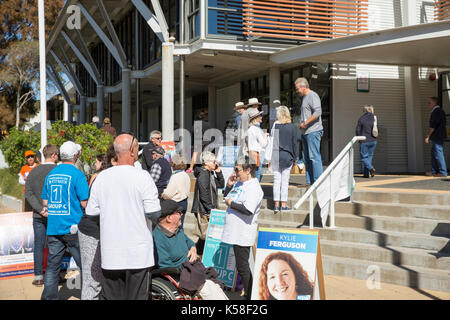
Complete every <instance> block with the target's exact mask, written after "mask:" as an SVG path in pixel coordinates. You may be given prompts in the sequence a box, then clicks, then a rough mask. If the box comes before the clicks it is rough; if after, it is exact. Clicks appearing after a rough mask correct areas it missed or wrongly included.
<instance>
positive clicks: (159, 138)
mask: <svg viewBox="0 0 450 320" xmlns="http://www.w3.org/2000/svg"><path fill="white" fill-rule="evenodd" d="M152 139H154V140H161V139H162V138H161V137H158V138H152Z"/></svg>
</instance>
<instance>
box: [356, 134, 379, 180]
mask: <svg viewBox="0 0 450 320" xmlns="http://www.w3.org/2000/svg"><path fill="white" fill-rule="evenodd" d="M376 145H377V142H376V141H371V142H361V144H360V145H359V154H360V155H361V162H362V163H363V166H364V169H363V173H364V176H365V177H368V176H369V173H370V170H371V169H372V168H373V166H372V158H373V152H374V151H375V147H376Z"/></svg>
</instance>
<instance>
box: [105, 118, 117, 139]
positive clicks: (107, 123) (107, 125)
mask: <svg viewBox="0 0 450 320" xmlns="http://www.w3.org/2000/svg"><path fill="white" fill-rule="evenodd" d="M101 130H103V131H106V132H108V133H109V134H110V135H112V136H113V138H114V139H115V138H116V136H117V133H116V129H115V128H114V127H113V126H111V120H110V119H109V118H108V117H106V118H105V119H103V127H101Z"/></svg>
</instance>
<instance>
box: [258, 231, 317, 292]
mask: <svg viewBox="0 0 450 320" xmlns="http://www.w3.org/2000/svg"><path fill="white" fill-rule="evenodd" d="M318 237H319V233H318V231H304V230H290V229H272V228H260V230H259V232H258V241H257V248H256V256H255V265H254V271H253V274H254V277H253V287H252V297H251V298H252V300H313V299H315V298H316V297H317V295H315V292H314V290H315V288H316V287H317V286H316V281H317V279H318V278H317V272H316V270H317V252H318V239H319V238H318Z"/></svg>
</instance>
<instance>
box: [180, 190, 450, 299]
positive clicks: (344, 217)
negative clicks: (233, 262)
mask: <svg viewBox="0 0 450 320" xmlns="http://www.w3.org/2000/svg"><path fill="white" fill-rule="evenodd" d="M271 188H272V186H270V185H265V186H263V189H264V193H265V199H264V200H263V206H262V209H261V214H260V216H259V219H258V221H259V226H260V227H282V228H305V229H306V228H309V212H308V208H309V203H304V204H303V205H302V206H301V207H300V208H299V210H292V211H290V212H283V213H278V214H276V215H275V214H274V213H273V211H272V210H270V209H271V208H273V202H272V200H271V197H272V190H271ZM304 192H305V189H302V188H297V187H290V188H289V201H288V205H289V206H290V207H292V206H293V205H294V204H295V202H296V201H297V200H298V199H299V198H300V197H301V196H302V194H303V193H304ZM191 198H192V197H191ZM354 200H355V202H354V203H349V202H345V201H344V202H338V203H336V206H335V211H336V218H335V222H336V226H337V227H336V228H335V229H329V228H322V226H321V223H320V215H319V213H320V210H319V208H318V206H317V205H316V207H315V214H314V221H315V223H316V224H315V227H318V228H320V229H319V231H320V233H319V234H320V245H321V249H322V261H323V266H324V273H325V274H332V275H338V276H344V277H350V278H356V279H368V278H369V277H371V278H374V277H375V276H378V279H379V281H380V282H386V283H393V284H398V285H403V286H409V287H412V288H417V289H419V290H420V289H428V290H437V291H447V292H450V195H445V194H417V193H390V192H383V191H382V189H381V188H380V191H379V192H378V191H377V192H373V191H356V192H355V194H354ZM191 206H192V204H191V203H189V206H188V211H189V210H190V208H191ZM225 208H226V206H225V205H224V204H223V203H222V202H221V204H220V209H225ZM194 221H195V220H194V217H193V215H192V214H191V213H188V214H187V216H186V219H185V230H186V233H187V234H190V233H191V232H192V230H193V228H194ZM374 270H375V271H379V272H378V274H377V275H375V274H373V272H374Z"/></svg>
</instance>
